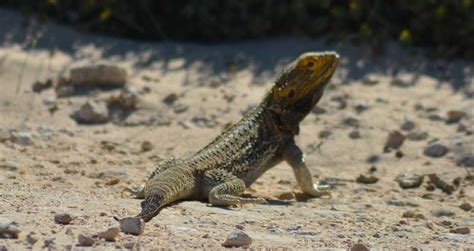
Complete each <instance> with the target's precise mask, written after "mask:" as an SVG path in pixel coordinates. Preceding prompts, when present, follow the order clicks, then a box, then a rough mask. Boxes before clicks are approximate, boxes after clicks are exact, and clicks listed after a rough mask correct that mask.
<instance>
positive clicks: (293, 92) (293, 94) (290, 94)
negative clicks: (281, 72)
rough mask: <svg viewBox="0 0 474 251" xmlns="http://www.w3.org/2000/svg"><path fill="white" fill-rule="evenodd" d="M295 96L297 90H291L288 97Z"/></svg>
mask: <svg viewBox="0 0 474 251" xmlns="http://www.w3.org/2000/svg"><path fill="white" fill-rule="evenodd" d="M293 96H295V90H290V92H289V93H288V97H289V98H292V97H293Z"/></svg>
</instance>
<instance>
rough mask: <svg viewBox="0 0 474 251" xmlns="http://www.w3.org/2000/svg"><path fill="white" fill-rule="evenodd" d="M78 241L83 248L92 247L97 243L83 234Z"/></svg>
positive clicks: (78, 237)
mask: <svg viewBox="0 0 474 251" xmlns="http://www.w3.org/2000/svg"><path fill="white" fill-rule="evenodd" d="M77 241H78V243H79V244H78V245H79V246H83V247H91V246H92V245H94V243H95V241H94V239H92V237H89V236H87V235H83V234H79V235H78V236H77Z"/></svg>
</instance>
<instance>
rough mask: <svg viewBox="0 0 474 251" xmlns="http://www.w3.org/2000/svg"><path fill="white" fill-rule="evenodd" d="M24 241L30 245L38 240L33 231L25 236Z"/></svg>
mask: <svg viewBox="0 0 474 251" xmlns="http://www.w3.org/2000/svg"><path fill="white" fill-rule="evenodd" d="M26 242H28V244H30V245H34V244H35V243H36V242H38V237H36V236H35V235H34V234H33V233H29V234H28V235H27V236H26Z"/></svg>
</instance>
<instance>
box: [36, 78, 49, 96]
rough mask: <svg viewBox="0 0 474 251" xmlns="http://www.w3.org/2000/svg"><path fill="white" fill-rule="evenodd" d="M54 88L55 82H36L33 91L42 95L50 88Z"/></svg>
mask: <svg viewBox="0 0 474 251" xmlns="http://www.w3.org/2000/svg"><path fill="white" fill-rule="evenodd" d="M52 86H53V80H51V79H47V80H46V81H44V82H41V81H36V82H35V83H34V84H33V86H32V91H33V92H36V93H40V92H42V91H44V90H46V89H48V88H51V87H52Z"/></svg>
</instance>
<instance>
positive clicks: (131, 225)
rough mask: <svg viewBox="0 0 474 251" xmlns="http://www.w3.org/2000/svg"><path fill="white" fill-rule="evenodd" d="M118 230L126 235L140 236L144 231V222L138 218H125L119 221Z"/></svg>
mask: <svg viewBox="0 0 474 251" xmlns="http://www.w3.org/2000/svg"><path fill="white" fill-rule="evenodd" d="M120 230H121V231H122V232H124V233H126V234H133V235H140V234H142V233H143V231H144V230H145V221H143V219H142V218H140V217H127V218H123V219H121V220H120Z"/></svg>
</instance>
